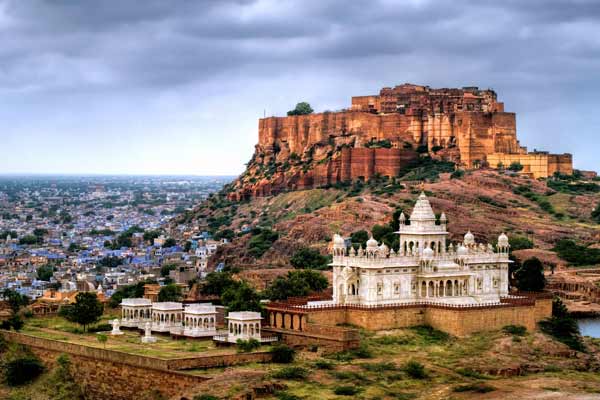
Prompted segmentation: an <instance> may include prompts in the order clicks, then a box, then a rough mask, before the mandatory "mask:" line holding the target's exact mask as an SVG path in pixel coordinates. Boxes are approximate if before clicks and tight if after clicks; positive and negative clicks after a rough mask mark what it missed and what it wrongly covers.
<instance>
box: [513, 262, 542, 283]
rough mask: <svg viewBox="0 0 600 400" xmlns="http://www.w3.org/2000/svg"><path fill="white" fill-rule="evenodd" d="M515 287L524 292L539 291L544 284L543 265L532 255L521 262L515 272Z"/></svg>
mask: <svg viewBox="0 0 600 400" xmlns="http://www.w3.org/2000/svg"><path fill="white" fill-rule="evenodd" d="M515 278H516V280H517V288H519V290H523V291H526V292H540V291H542V290H544V287H545V286H546V277H545V276H544V266H543V265H542V262H541V261H540V260H539V259H538V258H536V257H532V258H530V259H528V260H526V261H525V262H524V263H523V266H522V267H521V268H519V270H517V272H515Z"/></svg>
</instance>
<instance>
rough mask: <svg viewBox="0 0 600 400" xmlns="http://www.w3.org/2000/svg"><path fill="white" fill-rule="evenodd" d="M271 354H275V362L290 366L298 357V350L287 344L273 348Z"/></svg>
mask: <svg viewBox="0 0 600 400" xmlns="http://www.w3.org/2000/svg"><path fill="white" fill-rule="evenodd" d="M271 353H272V354H273V362H276V363H279V364H289V363H291V362H292V361H294V357H295V356H296V350H294V349H292V348H291V347H289V346H286V345H285V344H278V345H275V346H273V349H272V350H271Z"/></svg>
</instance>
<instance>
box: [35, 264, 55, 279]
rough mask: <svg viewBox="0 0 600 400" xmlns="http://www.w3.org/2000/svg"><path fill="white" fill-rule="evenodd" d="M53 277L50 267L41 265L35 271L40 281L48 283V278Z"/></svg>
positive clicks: (52, 268)
mask: <svg viewBox="0 0 600 400" xmlns="http://www.w3.org/2000/svg"><path fill="white" fill-rule="evenodd" d="M53 276H54V267H53V266H52V265H42V266H41V267H38V269H37V277H38V279H39V280H41V281H46V282H50V278H52V277H53Z"/></svg>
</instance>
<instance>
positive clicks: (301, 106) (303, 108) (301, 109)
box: [287, 101, 314, 115]
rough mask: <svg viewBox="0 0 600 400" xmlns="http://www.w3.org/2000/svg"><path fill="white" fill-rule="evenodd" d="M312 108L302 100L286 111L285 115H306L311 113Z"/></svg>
mask: <svg viewBox="0 0 600 400" xmlns="http://www.w3.org/2000/svg"><path fill="white" fill-rule="evenodd" d="M313 112H314V110H313V109H312V107H311V106H310V104H308V103H307V102H305V101H303V102H300V103H298V104H296V108H294V109H293V110H290V111H288V112H287V115H308V114H312V113H313Z"/></svg>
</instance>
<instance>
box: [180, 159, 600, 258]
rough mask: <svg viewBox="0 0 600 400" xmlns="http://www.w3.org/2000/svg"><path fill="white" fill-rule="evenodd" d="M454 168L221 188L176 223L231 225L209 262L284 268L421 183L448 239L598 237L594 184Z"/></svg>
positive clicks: (378, 216)
mask: <svg viewBox="0 0 600 400" xmlns="http://www.w3.org/2000/svg"><path fill="white" fill-rule="evenodd" d="M417 175H419V174H417ZM454 175H455V179H452V178H451V176H450V174H449V173H442V174H440V175H439V179H437V181H435V182H430V183H424V184H421V183H420V182H416V181H406V182H396V181H395V180H387V179H383V178H382V179H378V180H377V179H374V180H371V181H369V182H368V183H365V184H362V183H359V182H355V183H354V184H348V185H338V186H337V188H328V189H310V190H301V191H293V192H287V193H281V194H278V195H275V196H270V197H261V198H255V199H252V200H247V201H243V202H231V201H229V200H227V189H225V190H224V191H223V192H222V193H221V194H219V195H217V196H213V197H211V198H210V199H208V200H207V201H205V202H203V203H202V204H200V205H199V206H198V207H197V208H196V209H195V210H194V211H193V212H191V213H187V214H185V215H183V216H182V217H181V218H179V219H178V220H177V223H178V224H190V223H193V224H196V225H198V227H199V228H201V229H208V230H210V231H212V232H213V233H215V234H216V235H217V236H220V235H231V232H229V231H228V230H232V231H234V232H235V237H234V239H233V241H232V243H231V244H229V245H227V246H222V247H221V248H220V249H219V251H218V252H217V254H216V255H215V256H214V257H213V260H212V261H213V263H212V265H214V264H215V263H216V262H221V261H224V262H225V263H226V265H228V266H236V267H241V268H242V269H264V268H285V267H289V257H290V256H291V255H292V254H293V253H294V251H295V250H297V249H298V248H300V247H312V248H315V249H318V250H319V251H321V252H322V253H323V254H325V253H326V252H327V247H328V245H329V242H330V240H331V237H332V236H333V234H334V233H341V234H342V235H344V236H350V234H351V233H353V232H356V231H359V230H362V229H364V230H367V231H370V230H371V228H372V227H373V226H374V225H375V224H388V223H389V222H390V221H391V219H392V214H393V213H394V211H395V210H398V209H403V210H404V211H405V212H406V213H409V212H410V211H411V209H412V205H413V204H414V201H415V200H416V197H417V195H418V193H419V192H420V191H421V190H425V192H426V193H427V194H428V196H429V199H430V202H431V204H432V206H433V208H434V211H435V212H439V213H441V212H442V211H443V212H445V213H446V216H447V218H448V221H449V223H448V228H449V231H450V236H449V240H450V241H451V242H459V241H462V237H463V235H464V234H465V232H467V230H469V229H470V230H471V232H472V233H473V234H474V235H475V237H476V239H477V240H478V241H484V242H488V241H489V242H494V240H495V238H496V237H497V236H498V235H499V234H500V233H501V232H507V234H508V235H509V236H523V237H528V238H529V239H530V240H533V242H534V245H535V247H536V248H539V249H543V250H549V249H551V248H552V247H553V245H554V244H555V243H556V241H558V240H559V239H563V238H568V239H573V240H575V241H577V242H579V243H582V244H585V245H588V244H593V243H597V242H599V241H600V225H599V224H598V223H597V222H596V221H594V220H593V219H592V217H591V214H592V211H593V209H594V208H595V207H596V205H597V204H598V203H599V202H600V193H599V192H598V188H600V187H599V186H598V185H597V184H596V183H592V182H587V183H581V182H572V181H569V180H549V181H541V180H533V179H530V178H527V177H524V176H513V175H510V174H504V173H501V172H498V171H494V170H475V171H471V172H466V173H464V175H463V176H460V177H456V175H457V174H454ZM421 177H422V174H421ZM433 178H434V179H435V176H433ZM574 183H575V185H574ZM553 187H554V188H555V189H559V190H555V189H552V188H553ZM242 227H245V228H257V227H262V228H269V229H272V230H273V231H275V232H277V234H278V235H275V236H277V237H276V240H274V241H273V239H274V237H270V238H267V239H268V240H267V243H266V244H265V243H259V244H260V245H261V246H262V247H261V249H262V251H261V250H260V249H259V251H256V249H255V250H253V248H254V247H256V246H255V245H256V244H257V242H260V241H261V240H262V241H263V242H264V240H263V239H264V238H263V237H262V236H261V237H259V238H256V236H258V234H259V233H260V232H259V230H254V231H250V232H247V233H241V232H240V230H241V229H242ZM263 236H264V235H263ZM264 250H266V251H264ZM263 252H264V254H261V253H263Z"/></svg>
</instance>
